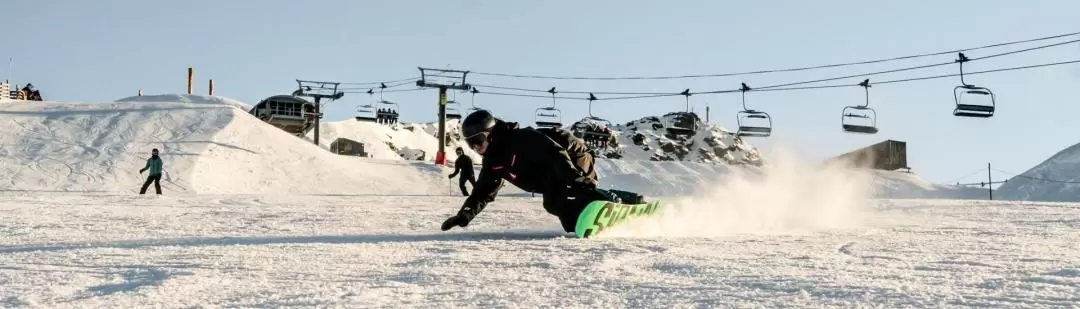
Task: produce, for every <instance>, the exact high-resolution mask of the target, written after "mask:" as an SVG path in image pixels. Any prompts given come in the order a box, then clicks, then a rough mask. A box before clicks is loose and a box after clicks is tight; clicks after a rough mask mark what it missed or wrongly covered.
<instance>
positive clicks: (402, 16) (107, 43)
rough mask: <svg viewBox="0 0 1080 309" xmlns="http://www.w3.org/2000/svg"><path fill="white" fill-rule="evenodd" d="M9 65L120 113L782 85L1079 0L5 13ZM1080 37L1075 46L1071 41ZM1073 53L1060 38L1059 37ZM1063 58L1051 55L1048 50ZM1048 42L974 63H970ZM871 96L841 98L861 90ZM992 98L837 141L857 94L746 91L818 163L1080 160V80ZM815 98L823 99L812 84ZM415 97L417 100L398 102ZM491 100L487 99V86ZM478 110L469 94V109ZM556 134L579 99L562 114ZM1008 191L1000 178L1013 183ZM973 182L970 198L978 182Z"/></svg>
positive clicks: (168, 6) (211, 5)
mask: <svg viewBox="0 0 1080 309" xmlns="http://www.w3.org/2000/svg"><path fill="white" fill-rule="evenodd" d="M4 7H5V8H6V10H7V12H20V13H18V14H15V13H11V14H5V17H4V22H3V24H5V25H6V29H7V30H8V31H7V33H8V36H7V38H8V39H7V40H5V42H6V44H3V47H2V48H0V56H2V57H3V58H4V59H7V58H14V59H15V70H14V76H13V80H12V81H13V82H14V83H18V84H25V83H26V82H31V83H33V84H34V85H35V86H37V88H38V89H40V90H41V91H42V94H43V95H44V96H45V98H46V99H48V100H59V101H112V100H116V99H119V98H122V97H126V96H130V95H134V94H135V93H136V92H137V91H138V89H143V90H144V91H145V92H146V93H147V94H160V93H182V92H184V91H185V87H186V69H187V67H188V66H194V67H195V69H196V78H197V79H198V81H197V84H196V89H195V91H196V92H198V93H205V92H206V90H207V85H206V83H207V79H209V78H213V79H214V81H215V88H216V94H218V95H221V96H227V97H231V98H234V99H238V100H241V101H244V102H247V103H255V102H257V101H258V100H260V99H262V98H265V97H268V96H271V95H275V94H287V93H289V92H291V91H292V90H294V89H295V88H296V83H295V79H297V78H300V79H318V80H332V81H340V82H368V81H382V80H393V79H401V78H409V77H412V76H416V75H418V70H417V69H416V68H417V66H433V67H447V66H449V67H451V68H455V69H466V70H472V71H477V72H497V73H517V74H534V75H564V76H657V75H682V74H709V73H727V72H738V71H748V70H749V71H752V70H761V69H775V68H789V67H799V66H811V65H821V64H831V63H840V62H852V61H860V60H871V59H877V58H884V57H894V56H905V55H910V54H919V53H929V52H938V51H948V50H954V49H960V48H967V47H974V46H979V45H985V44H993V43H999V42H1007V41H1013V40H1023V39H1029V38H1036V37H1042V36H1049V35H1055V34H1062V33H1069V32H1077V31H1080V18H1078V16H1077V15H1078V14H1077V12H1080V1H1075V0H1057V1H1004V0H995V1H974V0H964V1H931V0H920V1H888V2H886V1H853V0H842V1H795V0H791V1H715V0H713V1H674V0H669V1H627V0H622V1H614V0H607V1H448V0H442V1H436V0H431V1H317V0H311V1H279V0H261V1H207V0H193V1H135V0H128V1H119V0H95V1H82V0H54V1H41V0H6V1H4ZM1072 38H1080V37H1072ZM1063 40H1067V39H1063ZM1058 41H1062V40H1056V41H1049V42H1046V43H1052V42H1058ZM1040 44H1045V43H1031V44H1026V45H1019V46H1009V47H1003V48H997V49H991V50H982V51H973V52H970V53H968V56H969V57H971V58H978V57H980V56H983V55H988V54H992V53H999V52H1005V51H1010V50H1015V49H1020V48H1024V47H1030V46H1036V45H1040ZM954 58H955V55H945V56H937V57H929V58H920V59H913V60H905V61H897V62H890V63H884V64H876V65H865V66H855V67H843V68H835V69H825V70H814V71H807V72H798V73H778V74H764V75H750V76H736V77H720V78H695V79H670V80H645V81H578V80H542V79H516V78H505V77H493V76H482V75H475V76H470V80H469V81H470V82H472V83H474V84H488V85H501V86H508V87H521V88H531V89H547V88H550V87H553V86H555V87H558V88H559V89H562V90H567V91H594V92H604V91H609V92H612V91H619V92H679V91H682V90H683V89H686V88H690V89H691V90H692V91H707V90H719V89H733V88H737V87H738V86H739V83H740V82H746V83H748V84H749V85H750V86H751V87H753V86H756V85H772V84H780V83H786V82H797V81H803V80H810V79H819V78H828V77H835V76H842V75H851V74H862V73H866V72H873V71H880V70H887V69H894V68H903V67H910V66H917V65H923V64H933V63H940V62H948V61H951V60H952V59H954ZM1077 59H1080V44H1075V43H1074V44H1070V45H1066V46H1061V47H1055V48H1049V49H1043V50H1038V51H1033V52H1029V53H1024V54H1017V55H1011V56H1003V57H998V58H994V59H987V60H984V61H974V62H971V63H969V64H968V65H966V66H965V68H966V69H970V70H971V71H975V70H987V69H995V68H1003V67H1010V66H1020V65H1029V64H1041V63H1048V62H1055V61H1064V60H1077ZM956 72H957V67H956V66H945V67H937V68H931V69H924V70H914V71H906V72H899V73H892V74H885V75H879V76H870V78H871V81H874V80H887V79H901V78H909V77H918V76H927V75H939V74H950V73H956ZM861 80H862V78H852V79H846V80H839V81H834V82H829V83H825V84H832V83H837V82H841V83H851V84H854V83H858V82H859V81H861ZM967 81H968V82H969V83H973V84H977V85H985V86H987V87H989V88H991V89H992V90H993V91H994V92H995V93H996V94H997V99H998V112H997V114H996V115H995V117H994V118H990V119H965V118H957V117H954V116H952V109H953V105H954V102H953V98H952V91H953V87H954V86H956V85H957V84H958V83H959V79H958V78H945V79H935V80H926V81H919V82H912V83H902V84H901V83H898V84H887V85H879V86H876V87H873V88H871V92H870V95H871V107H875V108H876V109H877V112H878V115H879V118H878V125H879V127H880V129H881V132H880V133H879V134H877V135H854V134H846V133H843V132H841V130H840V113H841V108H843V107H844V106H845V105H852V104H860V103H862V100H863V93H862V89H860V88H836V89H818V90H801V91H783V92H751V93H749V94H748V99H749V103H750V104H751V105H752V106H751V107H752V108H755V109H761V110H765V111H767V112H769V113H770V114H771V115H772V116H773V118H774V135H773V136H772V137H770V138H767V139H760V138H758V139H752V140H751V142H752V143H754V144H755V145H758V146H759V147H761V148H763V149H765V150H768V149H775V147H778V146H786V147H791V148H794V149H796V150H797V151H799V152H801V153H804V154H806V155H807V156H808V157H809V158H810V159H823V158H826V157H828V156H832V155H835V154H839V153H843V152H846V151H849V150H851V149H854V148H858V147H861V146H864V145H868V144H872V143H875V142H878V141H882V140H886V139H896V140H902V141H906V142H908V160H909V164H910V165H911V166H912V167H913V169H914V171H915V172H917V173H919V174H921V175H922V176H923V177H926V178H927V179H929V180H931V181H934V182H954V181H957V180H958V179H956V178H957V177H960V176H963V175H965V174H968V173H970V172H972V171H975V170H978V169H980V168H982V167H984V166H985V164H986V162H987V161H992V162H993V163H994V165H995V166H994V167H995V168H997V169H1001V170H1006V171H1011V172H1017V173H1019V172H1023V171H1024V170H1026V169H1028V168H1030V167H1032V166H1034V165H1035V164H1038V163H1039V162H1041V161H1042V160H1044V159H1045V158H1047V157H1049V156H1050V155H1052V154H1054V153H1056V152H1057V151H1059V150H1061V149H1063V148H1065V147H1067V146H1070V145H1072V144H1075V143H1077V142H1078V139H1080V138H1077V135H1076V132H1080V121H1077V115H1078V114H1080V104H1077V103H1080V99H1078V98H1080V97H1078V96H1077V92H1076V90H1077V89H1080V65H1066V66H1056V67H1048V68H1040V69H1033V70H1024V71H1011V72H1003V73H995V74H984V75H977V76H971V77H968V79H967ZM813 85H818V84H813ZM409 88H415V87H412V86H407V87H401V88H397V89H409ZM480 90H481V91H484V90H485V89H483V88H481V89H480ZM457 98H458V100H459V101H461V102H465V103H466V104H468V102H469V101H470V96H469V95H468V94H459V95H458V96H457ZM385 99H387V100H391V101H395V102H398V103H400V104H401V105H402V107H401V114H402V120H403V121H432V120H434V119H435V118H436V103H437V94H436V90H433V89H432V90H425V91H415V92H400V93H386V94H385ZM368 100H369V97H368V95H367V94H363V93H355V94H352V93H351V94H347V95H346V96H345V97H344V98H343V99H341V100H339V101H336V102H333V103H331V104H329V105H327V107H326V108H327V113H328V116H327V117H328V118H327V120H331V121H333V120H342V119H348V118H351V117H352V116H353V111H354V109H355V107H356V105H357V103H361V102H368ZM690 100H691V103H692V104H693V105H694V107H695V108H696V111H697V112H698V113H704V110H703V106H705V105H708V106H711V114H710V120H711V122H712V123H714V124H720V125H723V126H725V127H727V128H729V129H734V128H735V126H736V125H735V114H734V113H735V112H736V111H738V110H739V109H740V108H741V107H740V105H739V96H738V94H719V95H698V96H692V97H691V98H690ZM684 102H685V101H684V99H683V98H682V97H678V96H676V97H665V98H653V99H642V100H631V101H597V102H595V103H594V106H593V113H594V115H596V116H599V117H602V118H605V119H610V120H612V121H614V122H625V121H629V120H633V119H637V118H640V117H642V116H646V115H661V114H663V113H666V112H669V111H675V110H682V109H684ZM476 103H477V105H478V106H482V107H485V108H488V109H491V110H493V111H495V112H496V113H498V114H499V115H502V116H504V117H505V118H507V119H510V120H516V121H521V122H526V123H532V122H533V116H532V115H533V112H534V110H535V108H537V107H540V106H543V105H547V104H550V103H551V101H550V99H544V98H541V99H535V98H518V97H505V96H491V95H477V96H476ZM559 107H560V108H562V110H563V113H564V121H565V122H568V123H569V122H572V121H574V120H576V119H580V118H581V117H583V116H585V113H586V104H585V101H570V100H566V101H560V102H559ZM1002 176H1004V175H1002ZM983 178H985V176H984V175H976V176H972V177H970V178H967V179H959V180H960V181H979V180H980V179H983Z"/></svg>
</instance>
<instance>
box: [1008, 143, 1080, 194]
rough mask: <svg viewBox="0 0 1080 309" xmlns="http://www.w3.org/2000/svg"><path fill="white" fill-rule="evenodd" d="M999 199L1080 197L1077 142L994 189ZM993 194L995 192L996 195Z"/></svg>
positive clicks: (1079, 149)
mask: <svg viewBox="0 0 1080 309" xmlns="http://www.w3.org/2000/svg"><path fill="white" fill-rule="evenodd" d="M996 192H998V193H997V194H998V196H1001V198H1002V199H1009V200H1029V201H1059V202H1077V201H1080V144H1076V145H1072V146H1070V147H1068V148H1065V149H1063V150H1061V151H1059V152H1058V153H1056V154H1054V155H1053V156H1051V157H1050V158H1048V159H1046V161H1043V162H1042V163H1039V165H1036V166H1035V167H1033V168H1031V169H1029V170H1027V171H1025V172H1024V173H1023V174H1021V176H1018V177H1012V178H1009V181H1008V182H1006V183H1004V184H1002V185H1001V187H999V188H998V190H997V191H996ZM995 197H996V196H995Z"/></svg>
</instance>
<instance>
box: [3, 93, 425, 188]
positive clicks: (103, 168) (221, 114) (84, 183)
mask: <svg viewBox="0 0 1080 309" xmlns="http://www.w3.org/2000/svg"><path fill="white" fill-rule="evenodd" d="M0 114H2V115H3V117H0V124H3V125H5V126H6V127H8V128H11V129H10V130H7V131H4V132H2V133H0V190H6V191H82V192H137V190H138V189H139V186H140V185H141V184H142V181H143V180H144V179H145V177H146V174H140V173H139V172H138V170H139V169H141V168H142V167H143V166H144V165H145V160H146V158H147V157H148V156H149V153H150V149H151V148H158V149H159V150H160V152H161V157H162V159H163V161H164V173H163V178H162V182H161V183H162V186H163V190H164V191H165V193H166V194H177V193H190V194H196V193H198V194H203V193H208V194H226V193H227V194H275V193H303V194H320V193H336V194H342V193H350V194H423V193H428V192H432V191H433V190H437V189H435V187H433V186H435V185H439V186H440V187H441V186H442V184H443V183H444V181H445V180H444V178H443V179H440V178H442V177H439V174H438V173H435V172H432V170H425V169H421V168H417V166H414V165H411V164H407V163H406V162H401V161H383V160H361V158H356V157H348V156H338V155H334V154H332V153H330V152H327V151H324V150H323V149H320V148H319V147H317V146H315V145H314V144H312V143H310V142H307V141H304V140H303V139H300V138H296V137H295V136H292V135H290V134H288V133H286V132H285V131H282V130H280V129H277V128H275V127H273V126H271V125H269V124H266V123H264V122H261V121H259V120H258V119H256V118H255V117H252V116H251V115H249V114H247V113H245V112H243V111H241V110H239V109H237V108H233V107H232V106H230V105H228V104H225V105H221V104H203V103H150V102H147V103H145V104H131V103H49V104H22V105H10V106H6V107H5V109H4V110H3V111H0ZM434 170H439V168H437V167H436V168H435V169H434ZM150 190H151V192H152V190H153V189H152V188H151V189H150Z"/></svg>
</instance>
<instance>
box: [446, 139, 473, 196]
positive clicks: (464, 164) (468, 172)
mask: <svg viewBox="0 0 1080 309" xmlns="http://www.w3.org/2000/svg"><path fill="white" fill-rule="evenodd" d="M458 172H461V177H458V186H459V187H461V195H464V196H469V191H468V190H465V182H466V181H468V182H469V183H471V184H472V186H473V188H476V177H475V176H474V175H473V163H472V158H469V156H466V155H465V150H463V149H461V147H458V148H457V160H454V173H452V174H450V179H454V176H457V174H458Z"/></svg>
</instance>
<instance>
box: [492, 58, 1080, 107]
mask: <svg viewBox="0 0 1080 309" xmlns="http://www.w3.org/2000/svg"><path fill="white" fill-rule="evenodd" d="M1077 63H1080V59H1077V61H1066V62H1056V63H1048V64H1038V65H1028V66H1020V67H1009V68H1000V69H990V70H983V71H971V72H964V73H963V75H964V76H972V75H981V73H990V72H1001V71H1010V70H1022V69H1031V68H1040V67H1050V66H1059V65H1068V64H1077ZM958 76H960V75H959V73H948V75H939V76H928V77H917V78H907V79H897V80H886V81H876V82H874V84H890V83H902V82H910V81H921V80H930V79H941V78H950V77H958ZM852 86H859V84H831V85H814V86H792V88H772V89H760V88H755V89H754V90H752V91H796V90H815V89H834V88H852ZM737 92H741V91H740V90H738V89H737V90H717V91H706V92H694V93H691V94H727V93H737ZM480 94H491V95H502V96H518V97H538V98H551V97H552V96H546V95H531V94H517V93H498V92H481V93H480ZM676 95H683V94H680V93H658V94H653V95H642V96H619V97H602V98H597V100H620V99H635V98H651V97H663V96H676ZM556 97H557V98H563V99H579V100H586V99H588V98H585V97H575V96H556Z"/></svg>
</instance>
